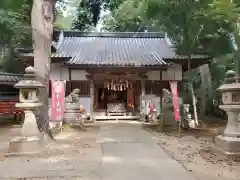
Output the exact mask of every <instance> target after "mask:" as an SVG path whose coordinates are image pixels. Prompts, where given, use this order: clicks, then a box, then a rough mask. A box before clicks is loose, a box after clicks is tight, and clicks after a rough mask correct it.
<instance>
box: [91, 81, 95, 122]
mask: <svg viewBox="0 0 240 180" xmlns="http://www.w3.org/2000/svg"><path fill="white" fill-rule="evenodd" d="M90 97H91V102H90V116H91V119H93V117H94V81H93V79H91V80H90Z"/></svg>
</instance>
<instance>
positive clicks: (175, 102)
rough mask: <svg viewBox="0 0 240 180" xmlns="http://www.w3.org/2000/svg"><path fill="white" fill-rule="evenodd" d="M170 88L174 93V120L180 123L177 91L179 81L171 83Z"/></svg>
mask: <svg viewBox="0 0 240 180" xmlns="http://www.w3.org/2000/svg"><path fill="white" fill-rule="evenodd" d="M170 87H171V92H172V101H173V108H174V119H175V121H180V120H181V117H180V110H179V100H178V98H179V97H178V89H177V81H170Z"/></svg>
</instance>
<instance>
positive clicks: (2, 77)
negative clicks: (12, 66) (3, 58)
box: [0, 72, 23, 83]
mask: <svg viewBox="0 0 240 180" xmlns="http://www.w3.org/2000/svg"><path fill="white" fill-rule="evenodd" d="M22 79H23V75H21V74H12V73H5V72H0V82H1V83H5V82H6V83H17V82H19V81H20V80H22Z"/></svg>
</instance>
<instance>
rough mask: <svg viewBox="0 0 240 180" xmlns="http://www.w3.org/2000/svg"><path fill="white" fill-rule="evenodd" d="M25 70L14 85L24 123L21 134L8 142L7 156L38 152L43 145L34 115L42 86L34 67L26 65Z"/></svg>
mask: <svg viewBox="0 0 240 180" xmlns="http://www.w3.org/2000/svg"><path fill="white" fill-rule="evenodd" d="M25 71H26V74H25V75H24V80H22V81H20V82H18V83H17V84H16V85H15V86H14V87H15V88H18V89H19V90H20V93H19V101H20V102H19V103H17V104H16V107H18V108H22V109H23V110H24V113H25V117H24V123H23V126H22V131H21V136H19V137H15V138H14V139H13V140H11V141H10V142H9V149H8V153H7V154H6V155H7V156H9V155H26V154H35V153H39V152H41V150H42V148H43V145H44V144H43V141H42V140H43V139H41V133H40V132H39V130H38V126H37V120H36V116H35V111H36V110H37V109H38V108H40V107H41V106H42V105H43V104H42V102H41V101H40V97H39V94H40V93H39V90H40V88H44V86H43V85H42V84H41V83H40V82H38V81H36V75H35V70H34V68H32V67H27V68H26V70H25Z"/></svg>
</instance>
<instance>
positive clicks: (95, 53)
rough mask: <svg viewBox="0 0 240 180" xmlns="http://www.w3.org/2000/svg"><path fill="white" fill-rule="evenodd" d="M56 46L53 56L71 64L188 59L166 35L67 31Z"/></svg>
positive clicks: (150, 63)
mask: <svg viewBox="0 0 240 180" xmlns="http://www.w3.org/2000/svg"><path fill="white" fill-rule="evenodd" d="M55 47H56V52H55V53H53V54H52V57H57V58H58V57H61V58H69V61H67V62H66V64H69V65H101V66H103V65H107V66H136V67H139V66H159V65H167V63H166V60H169V59H186V58H187V57H186V56H179V55H177V54H176V53H175V50H174V48H173V47H171V45H170V44H169V43H168V42H167V40H166V38H165V35H164V34H162V33H150V32H147V33H145V32H144V33H124V32H123V33H106V32H103V33H98V32H90V33H89V32H79V31H64V32H62V33H60V36H59V41H58V43H57V44H56V45H55ZM25 56H32V53H30V54H25ZM194 58H195V59H199V58H203V56H192V59H194Z"/></svg>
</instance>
